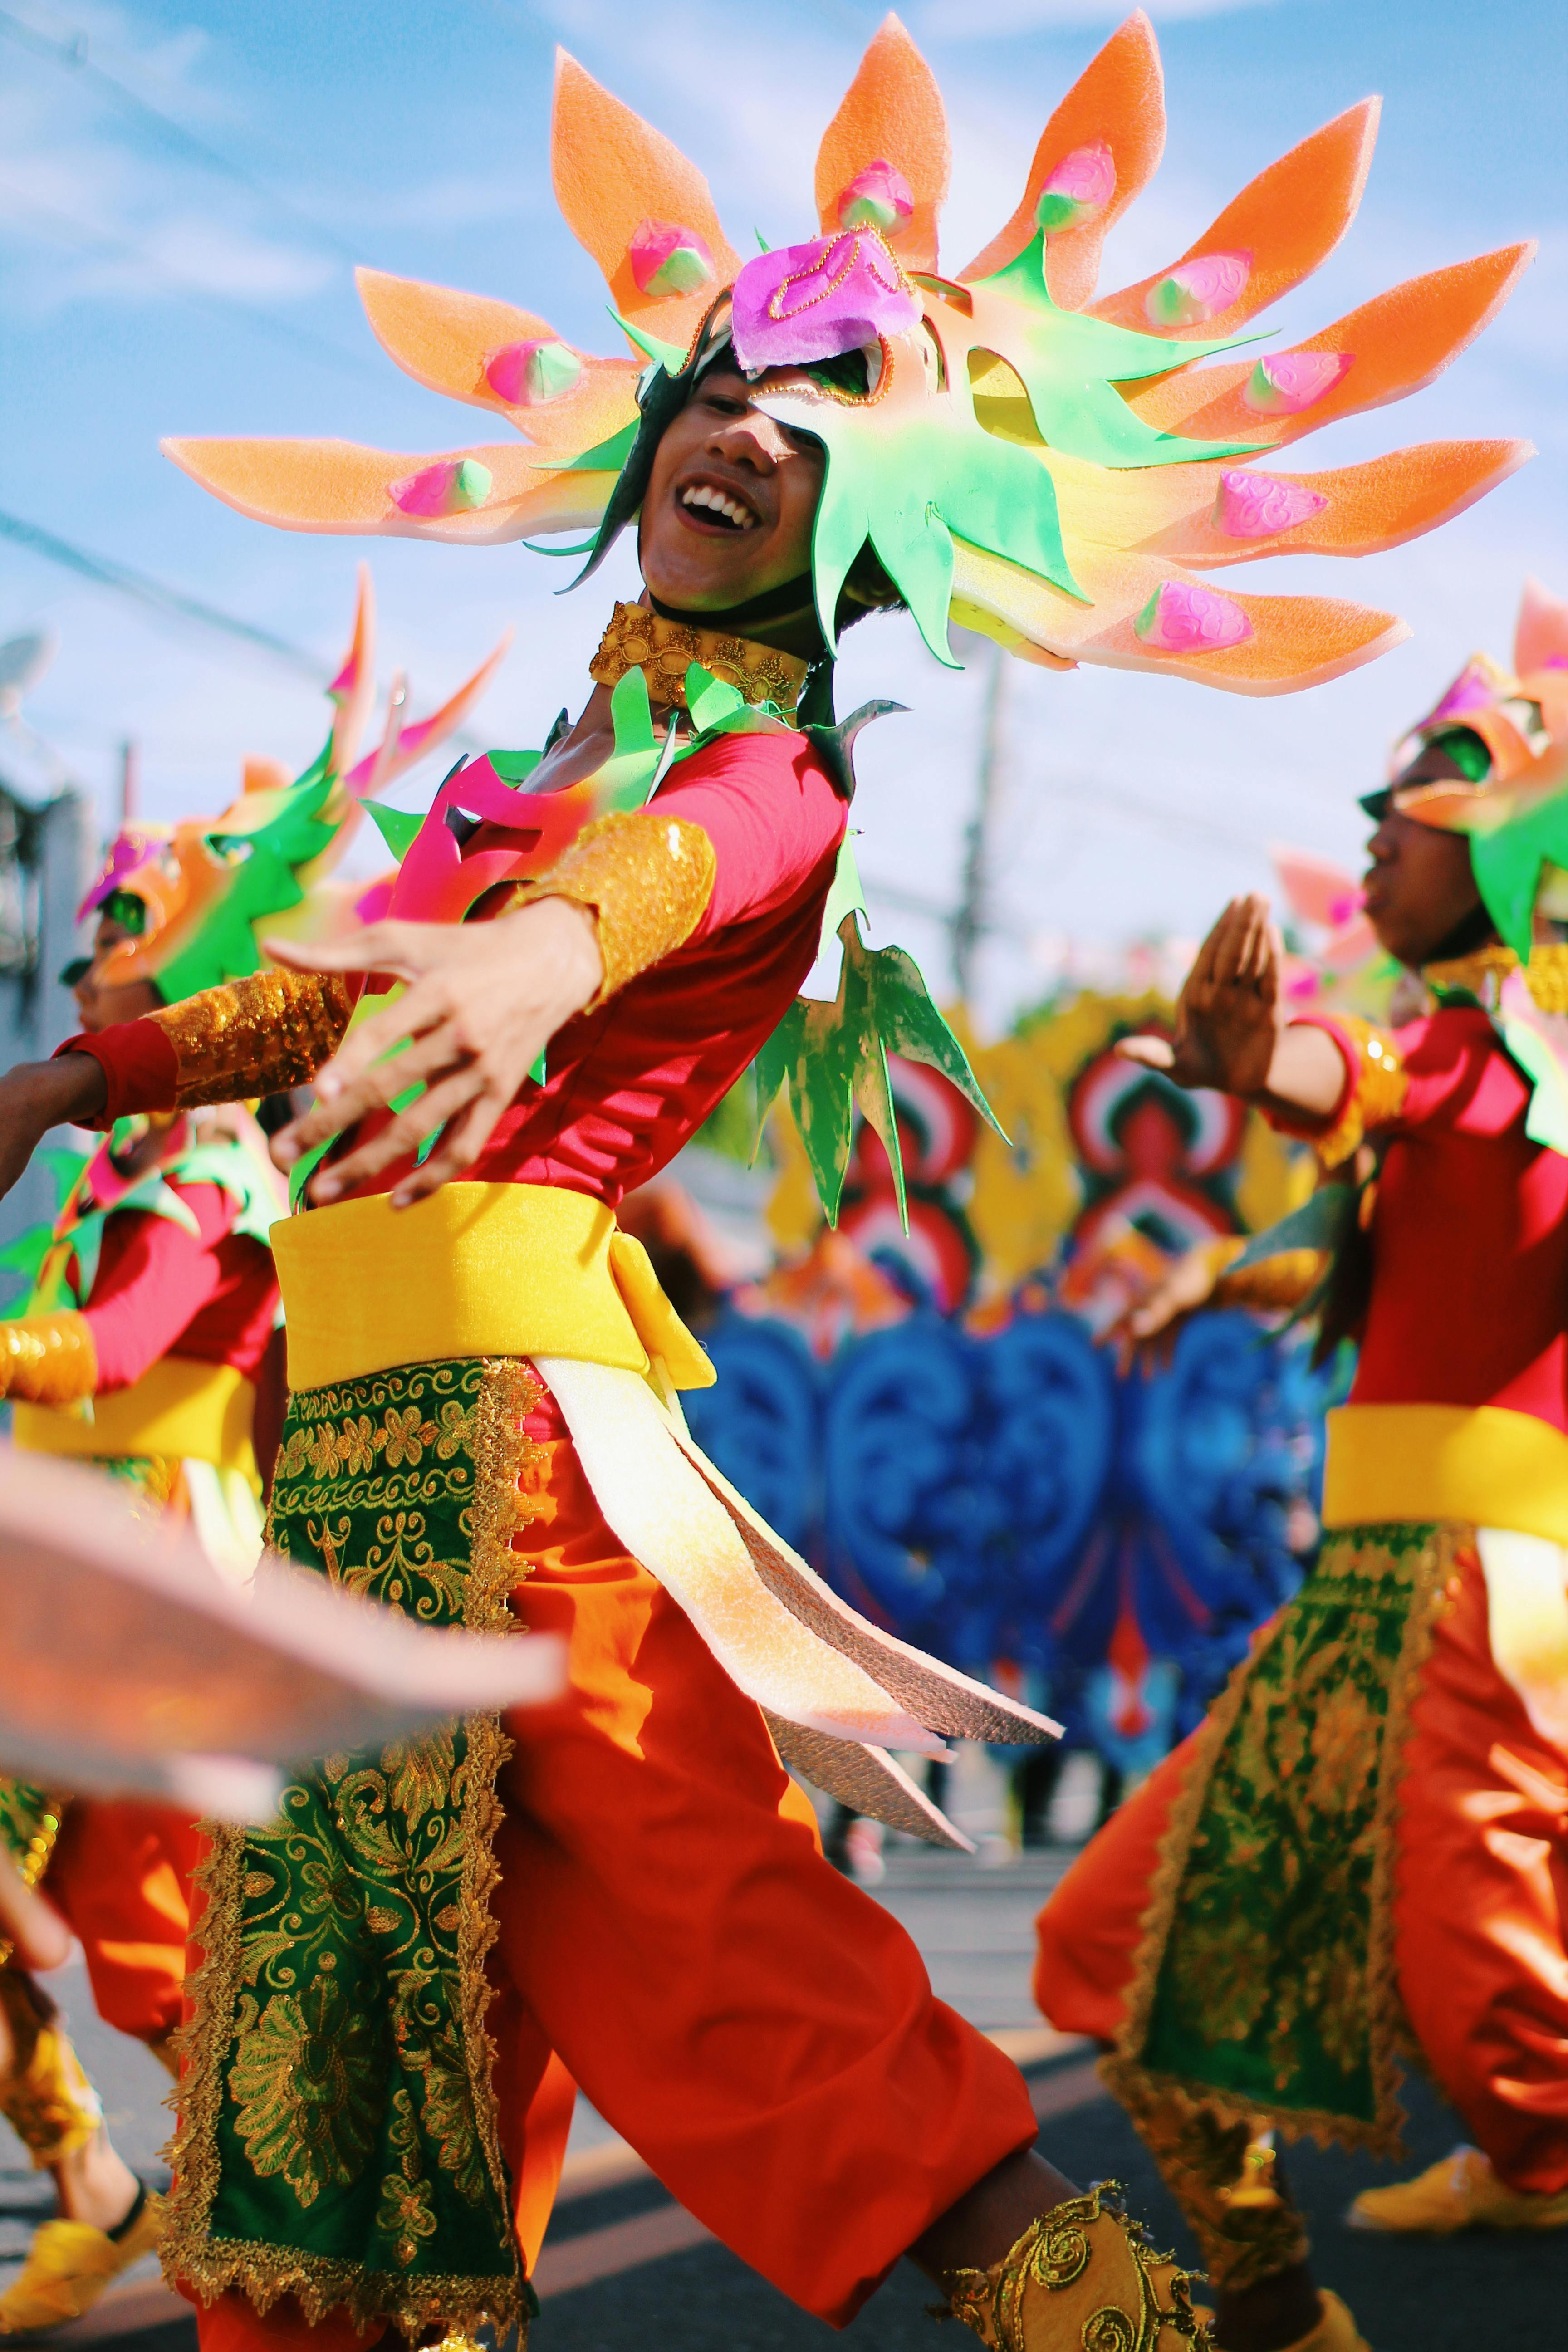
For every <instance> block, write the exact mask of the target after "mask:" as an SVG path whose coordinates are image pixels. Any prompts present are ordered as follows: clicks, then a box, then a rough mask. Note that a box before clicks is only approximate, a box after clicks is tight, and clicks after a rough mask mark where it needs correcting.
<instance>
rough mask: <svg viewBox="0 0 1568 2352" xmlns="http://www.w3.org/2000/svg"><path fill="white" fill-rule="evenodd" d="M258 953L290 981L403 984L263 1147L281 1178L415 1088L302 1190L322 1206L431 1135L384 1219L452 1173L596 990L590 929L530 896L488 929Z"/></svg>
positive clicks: (406, 930)
mask: <svg viewBox="0 0 1568 2352" xmlns="http://www.w3.org/2000/svg"><path fill="white" fill-rule="evenodd" d="M266 944H267V952H268V955H270V956H271V957H273V958H274V960H275V961H277V962H279V963H280V964H287V965H289V967H290V968H291V969H293V970H295V971H378V972H390V973H391V974H392V975H393V976H394V977H395V979H398V980H401V981H405V982H406V983H407V986H406V988H405V992H404V993H403V995H402V996H400V997H398V998H397V999H395V1002H394V1003H391V1004H390V1005H388V1006H387V1008H386V1009H385V1011H384V1012H382V1013H376V1014H374V1016H373V1017H372V1018H371V1019H370V1020H368V1021H365V1022H363V1023H361V1024H359V1025H358V1026H357V1027H355V1028H354V1029H353V1030H351V1031H350V1033H349V1035H348V1036H347V1037H346V1038H345V1040H344V1042H343V1044H342V1045H341V1046H340V1047H339V1049H338V1051H337V1053H336V1054H334V1055H333V1056H332V1058H331V1061H330V1062H328V1063H327V1064H326V1065H325V1066H324V1067H323V1068H321V1070H319V1071H318V1072H317V1074H316V1078H315V1093H316V1099H315V1102H314V1104H313V1105H312V1106H311V1108H310V1110H308V1111H307V1112H306V1113H305V1114H304V1116H303V1118H297V1119H295V1120H294V1122H293V1124H292V1125H291V1126H289V1127H286V1128H285V1129H283V1130H282V1132H281V1134H279V1135H278V1136H277V1137H275V1138H274V1139H273V1146H272V1156H273V1158H274V1160H276V1161H277V1163H278V1165H279V1167H289V1166H290V1165H291V1164H292V1163H293V1162H294V1161H295V1160H298V1159H300V1157H301V1156H302V1155H303V1154H304V1153H305V1152H307V1151H309V1150H310V1149H311V1148H312V1147H313V1146H314V1145H316V1144H318V1143H324V1142H327V1141H329V1140H330V1139H331V1137H333V1136H334V1135H338V1134H341V1133H342V1131H343V1129H346V1128H351V1127H353V1125H354V1123H355V1122H356V1120H358V1119H361V1118H364V1117H365V1116H366V1115H367V1113H369V1112H371V1111H377V1110H382V1109H384V1108H385V1107H386V1105H387V1104H388V1103H389V1102H390V1101H391V1100H392V1098H393V1097H394V1096H395V1095H399V1094H402V1093H404V1092H405V1089H406V1088H407V1087H411V1086H414V1085H416V1084H417V1083H419V1082H421V1081H423V1083H424V1087H425V1091H424V1093H423V1094H422V1095H421V1096H420V1097H419V1098H418V1100H417V1101H416V1102H413V1103H410V1104H409V1106H408V1108H406V1109H405V1110H402V1111H399V1112H398V1113H397V1114H396V1116H395V1118H391V1119H390V1120H388V1122H387V1123H386V1125H385V1126H384V1128H382V1129H381V1130H380V1131H379V1132H378V1133H377V1134H375V1135H374V1136H373V1137H372V1138H371V1139H369V1140H368V1141H367V1142H365V1143H363V1144H361V1145H360V1146H359V1148H358V1149H357V1150H353V1151H351V1152H349V1153H348V1154H347V1156H346V1157H345V1158H343V1159H342V1160H334V1161H333V1162H332V1164H331V1167H327V1168H322V1169H321V1171H319V1172H318V1173H317V1174H316V1175H314V1176H312V1178H311V1179H310V1184H309V1186H308V1187H307V1190H308V1192H309V1194H310V1199H311V1200H312V1201H317V1202H328V1201H335V1200H337V1199H338V1198H339V1197H340V1196H341V1195H342V1194H343V1193H345V1192H351V1191H353V1189H354V1187H355V1186H356V1185H359V1184H363V1182H364V1181H365V1180H366V1179H367V1178H368V1177H372V1176H375V1175H378V1174H379V1173H380V1172H381V1171H382V1170H383V1169H384V1168H388V1167H390V1166H391V1165H392V1164H393V1162H394V1161H395V1160H402V1159H405V1158H406V1156H407V1155H408V1153H410V1152H411V1151H415V1150H417V1149H418V1147H419V1145H420V1144H421V1143H423V1142H424V1140H425V1139H426V1136H430V1135H434V1136H437V1137H438V1138H439V1140H438V1141H437V1146H436V1149H435V1150H433V1151H432V1152H431V1154H430V1156H429V1158H428V1159H427V1160H426V1162H425V1164H424V1166H423V1167H422V1168H416V1169H413V1170H411V1171H410V1172H409V1173H408V1174H407V1175H406V1176H405V1177H404V1178H403V1180H402V1181H400V1183H399V1184H398V1186H397V1189H396V1191H395V1192H394V1193H393V1195H392V1204H393V1206H394V1208H397V1209H401V1208H406V1207H407V1205H408V1203H409V1202H411V1201H416V1200H418V1199H419V1198H420V1197H421V1196H422V1195H423V1194H425V1193H426V1192H435V1191H437V1188H438V1187H439V1186H440V1185H442V1184H445V1183H447V1182H448V1181H450V1180H451V1179H452V1178H453V1177H458V1176H461V1175H462V1173H463V1171H464V1170H465V1169H467V1168H471V1167H472V1165H473V1163H474V1161H475V1160H477V1159H478V1157H479V1153H480V1152H481V1151H482V1150H483V1149H484V1147H485V1145H486V1143H487V1142H488V1141H489V1138H490V1135H491V1133H492V1132H493V1130H494V1129H495V1125H496V1122H497V1120H498V1119H499V1118H500V1116H501V1113H502V1112H503V1111H504V1110H505V1109H506V1108H508V1106H509V1105H510V1103H511V1102H513V1101H514V1100H515V1099H516V1097H517V1094H518V1090H519V1088H520V1087H521V1085H522V1083H523V1080H524V1079H525V1078H526V1077H527V1076H528V1073H529V1071H530V1069H531V1067H532V1066H533V1064H534V1063H535V1062H536V1061H537V1060H538V1058H539V1056H540V1055H541V1054H542V1052H543V1051H544V1049H545V1047H546V1046H547V1045H549V1043H550V1040H551V1038H552V1036H553V1035H554V1034H555V1032H556V1031H557V1030H558V1029H559V1028H560V1027H561V1026H562V1024H563V1023H564V1022H566V1021H569V1020H570V1019H571V1018H572V1016H573V1014H574V1013H581V1012H582V1010H583V1008H584V1005H586V1004H589V1003H592V1001H593V999H594V997H595V995H596V993H597V992H598V990H599V988H600V986H601V984H602V982H603V980H604V965H603V962H602V961H601V960H600V955H599V945H598V934H597V928H596V925H595V919H594V917H593V915H592V914H590V913H589V912H588V911H587V910H586V909H585V908H582V907H579V906H576V905H574V903H573V902H572V901H571V900H569V899H565V898H541V899H538V900H536V901H535V902H534V903H533V904H532V905H531V906H527V907H520V908H518V909H517V910H516V912H515V913H513V914H510V915H502V916H500V917H498V918H497V919H496V920H495V921H494V922H489V923H373V924H371V925H369V926H368V927H367V928H366V929H363V930H360V931H355V932H353V934H352V936H351V937H350V938H349V939H348V940H344V941H343V942H342V943H341V944H338V945H335V946H332V947H318V948H311V947H307V946H304V945H295V944H292V943H290V942H289V941H287V940H268V942H267V943H266ZM399 1045H402V1046H403V1048H404V1050H403V1051H402V1052H401V1053H399V1052H396V1051H395V1049H396V1048H397V1047H398V1046H399ZM387 1055H392V1058H391V1059H390V1060H388V1059H386V1058H385V1057H386V1056H387Z"/></svg>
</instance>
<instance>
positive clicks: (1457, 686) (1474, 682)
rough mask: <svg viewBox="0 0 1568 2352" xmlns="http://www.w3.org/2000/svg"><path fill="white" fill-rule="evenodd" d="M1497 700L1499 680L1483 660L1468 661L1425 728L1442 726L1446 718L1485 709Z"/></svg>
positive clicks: (1432, 713) (1425, 720)
mask: <svg viewBox="0 0 1568 2352" xmlns="http://www.w3.org/2000/svg"><path fill="white" fill-rule="evenodd" d="M1496 700H1497V682H1496V680H1495V679H1494V678H1493V677H1492V675H1491V672H1490V670H1489V668H1488V667H1487V665H1486V663H1485V662H1483V661H1468V662H1467V663H1466V664H1465V667H1464V668H1463V669H1462V670H1461V671H1460V672H1459V675H1458V677H1457V678H1456V679H1455V680H1454V683H1453V685H1452V686H1451V687H1450V688H1448V691H1447V694H1446V695H1445V696H1444V697H1443V699H1442V701H1441V702H1439V703H1438V704H1437V706H1436V709H1434V710H1433V711H1432V712H1431V713H1430V715H1429V716H1428V717H1427V718H1426V719H1423V720H1422V722H1421V724H1422V726H1423V728H1426V727H1438V726H1441V724H1442V722H1443V720H1444V719H1461V718H1463V716H1464V714H1465V712H1466V711H1467V710H1484V709H1486V708H1487V705H1488V704H1489V703H1491V702H1495V701H1496Z"/></svg>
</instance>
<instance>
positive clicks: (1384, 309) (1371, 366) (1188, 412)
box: [1123, 243, 1535, 462]
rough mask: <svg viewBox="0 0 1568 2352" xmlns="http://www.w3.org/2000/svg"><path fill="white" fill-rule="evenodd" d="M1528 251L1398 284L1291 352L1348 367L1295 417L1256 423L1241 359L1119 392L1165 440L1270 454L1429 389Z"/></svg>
mask: <svg viewBox="0 0 1568 2352" xmlns="http://www.w3.org/2000/svg"><path fill="white" fill-rule="evenodd" d="M1534 252H1535V247H1534V244H1533V243H1530V244H1527V245H1508V246H1504V247H1501V249H1500V251H1498V252H1496V253H1483V254H1480V255H1479V256H1478V257H1477V258H1476V259H1475V260H1473V261H1459V262H1456V263H1455V264H1454V265H1453V267H1452V268H1448V269H1434V270H1432V271H1430V272H1429V273H1428V274H1427V275H1426V276H1425V277H1422V278H1406V279H1405V282H1404V284H1403V285H1401V286H1394V287H1392V288H1390V289H1389V291H1388V292H1387V293H1386V294H1379V295H1378V296H1377V297H1376V298H1375V299H1373V301H1371V302H1367V303H1364V304H1363V307H1362V308H1361V309H1360V310H1352V311H1351V312H1350V314H1349V316H1348V317H1346V318H1343V319H1340V320H1336V322H1335V323H1334V325H1333V326H1331V327H1325V328H1324V329H1323V331H1322V332H1321V334H1317V335H1313V336H1311V337H1310V339H1309V340H1308V341H1306V342H1302V343H1297V344H1294V345H1292V347H1291V348H1292V351H1293V352H1349V353H1350V354H1352V358H1353V362H1354V363H1353V365H1352V367H1351V368H1350V369H1349V370H1348V371H1347V372H1346V373H1345V374H1343V375H1342V377H1341V378H1340V380H1339V382H1338V383H1336V384H1334V386H1333V387H1332V389H1331V391H1329V392H1327V393H1325V394H1323V396H1322V398H1321V400H1317V401H1314V402H1313V404H1312V405H1311V406H1310V408H1305V409H1302V410H1300V411H1299V412H1298V413H1297V414H1296V415H1282V416H1281V415H1276V416H1269V415H1259V414H1258V412H1257V411H1256V410H1254V409H1251V408H1249V407H1248V406H1247V404H1246V403H1245V401H1244V400H1243V398H1242V388H1243V386H1244V385H1245V384H1246V383H1247V381H1248V378H1249V377H1250V376H1251V374H1252V370H1253V366H1254V364H1255V362H1253V361H1252V360H1250V359H1239V360H1222V361H1220V362H1218V363H1217V364H1216V365H1215V366H1214V367H1198V368H1190V369H1184V370H1183V371H1182V372H1181V373H1179V374H1173V375H1166V376H1155V377H1153V378H1152V379H1151V380H1150V382H1149V383H1143V384H1129V385H1126V386H1125V387H1124V388H1123V397H1124V399H1125V400H1126V401H1127V403H1128V405H1129V406H1130V407H1131V408H1134V409H1136V411H1137V412H1138V415H1140V416H1142V417H1143V418H1144V419H1145V421H1146V422H1147V423H1149V424H1151V425H1158V426H1159V427H1161V428H1162V430H1163V431H1165V432H1170V433H1185V434H1189V435H1191V436H1194V438H1198V439H1203V440H1213V441H1219V440H1226V441H1245V442H1251V443H1253V444H1255V445H1257V446H1261V447H1267V448H1279V447H1280V446H1283V445H1284V444H1285V443H1286V442H1289V441H1298V440H1300V437H1301V436H1302V435H1303V434H1304V433H1312V432H1315V431H1316V430H1317V428H1318V426H1319V425H1328V424H1331V422H1332V421H1333V420H1334V419H1335V418H1336V417H1340V416H1355V415H1359V414H1360V413H1361V412H1362V410H1363V409H1367V408H1381V407H1383V406H1384V404H1386V403H1387V402H1389V401H1392V400H1401V399H1403V398H1404V397H1405V394H1406V393H1411V392H1418V391H1420V389H1421V387H1422V385H1423V384H1427V383H1431V382H1432V379H1433V378H1434V376H1436V375H1440V374H1441V373H1442V372H1443V370H1444V369H1445V368H1446V367H1447V364H1448V362H1449V361H1450V360H1452V359H1455V358H1457V357H1458V353H1459V352H1462V351H1463V350H1464V349H1465V348H1466V346H1467V345H1468V344H1469V343H1470V342H1472V341H1474V340H1475V338H1476V336H1477V335H1479V333H1480V331H1481V329H1482V328H1483V327H1484V326H1485V325H1486V324H1487V322H1488V321H1489V320H1490V319H1492V318H1494V317H1495V316H1496V314H1497V312H1498V311H1499V310H1500V309H1501V308H1502V305H1503V304H1504V303H1505V302H1506V301H1507V299H1508V298H1509V296H1510V293H1511V292H1512V291H1513V289H1514V287H1515V285H1516V284H1517V283H1518V280H1519V278H1520V277H1521V274H1522V272H1523V271H1524V270H1525V268H1527V267H1528V266H1529V263H1530V261H1531V257H1532V256H1533V254H1534ZM1268 356H1269V357H1273V356H1275V354H1272V353H1270V354H1268ZM1238 462H1239V461H1238Z"/></svg>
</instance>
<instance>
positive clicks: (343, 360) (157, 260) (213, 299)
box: [0, 180, 380, 382]
mask: <svg viewBox="0 0 1568 2352" xmlns="http://www.w3.org/2000/svg"><path fill="white" fill-rule="evenodd" d="M0 189H4V190H5V194H7V195H8V196H10V197H11V198H12V200H13V201H14V202H15V203H16V204H19V205H23V206H24V207H25V208H26V210H27V211H28V212H30V213H33V214H35V215H37V218H38V219H39V220H44V221H48V222H51V223H52V224H53V225H54V226H56V227H57V228H58V229H62V230H63V231H64V232H65V233H66V235H67V236H70V237H71V238H72V239H73V240H74V241H75V242H76V243H77V244H78V245H82V246H89V247H90V246H96V247H98V248H99V249H100V251H101V252H103V253H110V254H115V255H118V256H119V257H120V258H121V260H128V261H136V262H142V263H144V264H145V265H146V266H147V267H148V268H152V269H154V270H156V271H157V272H158V274H159V276H160V277H162V278H163V280H164V281H165V283H166V284H167V285H168V286H169V288H170V289H171V290H172V291H173V292H174V294H175V295H176V296H178V298H179V299H180V300H182V301H184V302H189V303H191V304H193V305H194V306H195V308H196V309H197V310H215V311H216V312H217V313H218V314H219V315H220V316H221V317H225V318H233V317H239V318H242V319H247V320H249V321H250V323H251V325H252V326H254V327H259V328H260V330H261V331H262V332H263V333H264V334H268V335H271V336H272V337H273V339H274V340H275V341H279V342H284V343H289V344H291V345H292V346H293V347H294V349H295V350H296V351H300V352H305V353H307V354H308V356H309V357H310V358H311V359H314V360H318V361H321V362H325V363H326V364H327V365H329V366H331V367H334V368H338V369H340V370H346V371H347V372H348V373H351V374H353V375H355V376H360V377H369V376H370V375H371V374H372V373H375V375H376V378H377V381H378V382H379V380H380V372H379V370H377V371H373V370H372V369H371V367H370V366H369V365H368V363H367V362H365V361H363V359H360V358H358V357H357V356H356V355H355V354H354V353H353V352H348V351H343V350H342V349H340V347H339V346H338V345H337V344H336V343H330V342H327V341H325V340H324V339H323V338H322V337H321V336H320V335H313V334H312V333H311V332H310V329H309V328H308V327H297V326H295V325H294V324H293V323H292V322H291V321H290V320H287V319H279V318H276V317H274V315H273V313H272V312H271V311H270V310H259V309H258V307H257V306H256V305H255V304H254V303H251V302H246V301H242V300H241V299H240V298H239V296H238V295H237V294H224V293H220V292H219V291H218V290H217V289H216V288H213V287H205V286H193V285H191V284H190V282H189V281H188V279H185V278H182V277H181V276H180V275H179V273H178V271H177V270H174V269H171V268H170V267H169V265H168V263H167V262H166V261H164V260H163V259H162V258H161V257H159V255H158V254H156V253H155V252H154V251H153V247H151V246H150V245H149V244H147V242H146V241H145V240H144V239H133V238H131V237H126V236H113V235H110V232H109V231H108V230H106V229H101V228H99V227H97V226H94V224H93V223H92V222H90V221H84V220H80V219H79V218H78V217H77V215H75V214H74V213H68V212H62V211H61V210H60V208H59V206H58V205H45V204H40V203H39V202H38V200H37V197H36V196H32V195H29V194H27V192H26V189H23V188H18V187H17V186H16V183H15V182H14V181H9V180H0Z"/></svg>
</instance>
